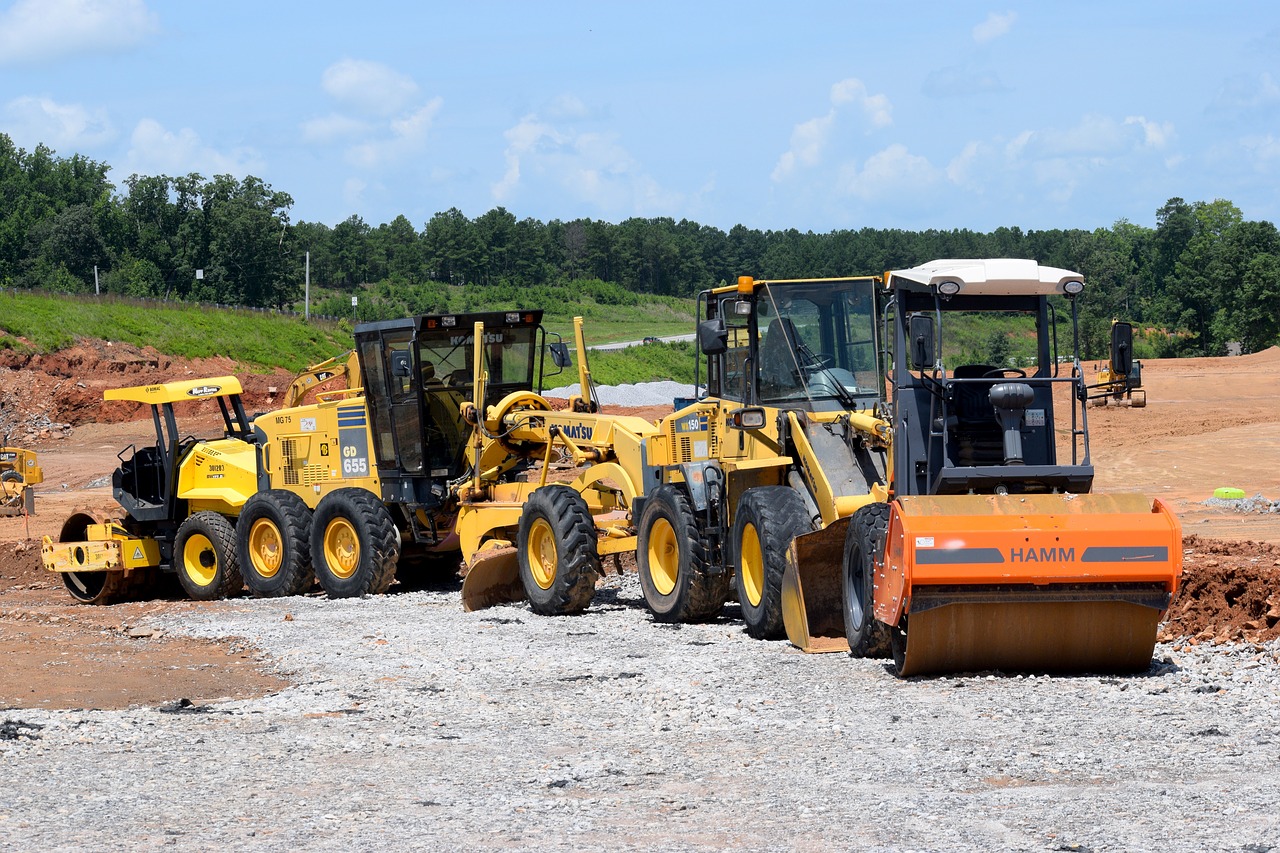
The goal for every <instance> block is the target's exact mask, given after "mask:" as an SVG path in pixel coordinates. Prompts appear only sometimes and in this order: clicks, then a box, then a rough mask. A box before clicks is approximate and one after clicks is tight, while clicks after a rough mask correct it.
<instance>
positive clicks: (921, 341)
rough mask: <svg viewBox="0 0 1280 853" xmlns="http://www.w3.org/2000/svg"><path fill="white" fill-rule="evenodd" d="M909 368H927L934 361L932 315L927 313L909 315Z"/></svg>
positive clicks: (931, 365)
mask: <svg viewBox="0 0 1280 853" xmlns="http://www.w3.org/2000/svg"><path fill="white" fill-rule="evenodd" d="M910 333H911V368H912V369H913V370H928V369H929V368H930V367H933V363H934V343H933V317H931V316H930V315H928V314H913V315H911V323H910Z"/></svg>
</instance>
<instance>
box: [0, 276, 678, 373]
mask: <svg viewBox="0 0 1280 853" xmlns="http://www.w3.org/2000/svg"><path fill="white" fill-rule="evenodd" d="M557 295H559V294H557ZM348 299H349V297H348ZM460 301H461V300H460ZM469 301H471V302H474V301H475V296H474V294H470V295H469ZM467 307H470V306H463V305H461V304H459V305H457V306H453V305H450V308H451V309H452V310H458V311H462V310H466V308H467ZM516 307H523V308H538V307H546V308H547V311H548V313H547V316H545V317H544V321H543V322H544V325H545V326H546V327H547V329H548V332H550V333H555V334H559V335H561V336H562V337H563V339H564V340H565V341H566V342H567V343H569V344H570V346H572V343H573V317H574V316H582V317H583V319H584V331H585V335H586V338H587V343H588V345H596V344H602V343H612V342H615V341H625V340H639V339H641V338H643V337H645V336H648V335H675V334H688V333H691V332H692V331H693V310H694V309H693V302H692V300H675V299H666V298H656V297H655V298H650V299H644V298H639V299H637V302H636V304H633V305H599V304H596V303H595V302H593V301H590V300H588V299H583V300H578V301H574V302H569V301H567V300H565V299H559V300H556V302H555V304H553V305H550V306H541V305H538V304H535V303H533V302H532V301H524V302H522V303H521V304H519V305H516V304H510V305H508V304H498V303H494V304H485V305H483V306H475V307H470V310H490V311H492V310H500V309H504V308H516ZM79 338H101V339H103V340H108V341H119V342H122V343H129V344H133V345H135V346H139V347H142V346H153V347H155V348H156V349H157V350H159V351H160V352H162V353H164V354H165V355H169V356H174V357H180V358H208V357H211V356H225V357H227V358H230V359H232V360H234V361H237V362H239V363H241V364H243V365H245V366H246V367H247V368H248V369H250V370H270V369H272V368H275V367H283V368H285V369H286V370H289V371H293V372H297V371H300V370H302V369H303V368H305V367H306V366H307V365H310V364H316V363H317V362H320V361H323V360H324V359H327V358H330V357H332V356H335V355H338V354H340V353H342V352H345V351H346V350H349V349H350V348H351V346H352V343H353V341H352V337H351V324H350V321H349V320H341V321H335V320H322V319H316V318H313V319H312V320H311V321H310V322H306V321H304V320H303V319H302V318H301V317H298V316H291V315H286V314H274V313H270V312H257V311H246V310H239V309H229V308H214V307H210V306H204V305H191V304H187V303H181V302H170V303H161V302H154V301H146V302H144V301H141V300H133V299H122V298H115V297H93V296H64V295H51V294H41V293H31V292H25V291H8V292H4V293H0V349H12V350H16V351H19V352H32V353H48V352H54V351H56V350H59V349H63V348H65V347H68V346H71V345H72V344H74V343H75V341H76V340H77V339H79ZM551 340H555V337H554V334H552V335H551ZM549 363H550V362H549V361H548V364H549ZM591 369H592V375H593V377H594V378H595V380H596V382H597V383H600V384H604V385H615V384H621V383H634V382H647V381H651V380H656V379H676V380H679V381H684V382H692V381H693V348H692V346H691V345H688V344H670V345H669V344H648V345H646V346H639V347H631V348H630V349H628V350H626V351H623V352H593V353H592V355H591ZM577 376H578V374H577V370H576V369H570V370H568V371H566V372H565V373H564V374H561V375H560V376H557V377H556V378H555V379H553V380H550V381H549V384H548V387H558V386H560V385H567V384H570V383H573V382H576V381H577Z"/></svg>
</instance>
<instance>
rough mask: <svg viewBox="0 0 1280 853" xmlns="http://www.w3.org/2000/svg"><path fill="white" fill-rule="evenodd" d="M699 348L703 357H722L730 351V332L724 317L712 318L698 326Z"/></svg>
mask: <svg viewBox="0 0 1280 853" xmlns="http://www.w3.org/2000/svg"><path fill="white" fill-rule="evenodd" d="M698 348H699V349H701V350H702V354H703V355H720V354H721V353H723V352H725V351H726V350H728V349H729V332H728V330H727V329H726V328H725V325H724V318H723V317H712V318H711V319H710V320H703V321H702V322H701V323H699V324H698Z"/></svg>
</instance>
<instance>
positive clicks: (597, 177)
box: [490, 114, 686, 215]
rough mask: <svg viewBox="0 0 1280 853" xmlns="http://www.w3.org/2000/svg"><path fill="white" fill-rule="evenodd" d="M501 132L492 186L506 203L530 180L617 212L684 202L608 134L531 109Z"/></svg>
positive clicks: (666, 208)
mask: <svg viewBox="0 0 1280 853" xmlns="http://www.w3.org/2000/svg"><path fill="white" fill-rule="evenodd" d="M504 137H505V139H506V141H507V147H506V149H505V150H504V152H503V159H504V161H505V163H506V168H505V170H504V172H503V175H502V178H501V179H499V180H498V181H496V182H494V183H493V184H492V185H491V186H490V192H491V193H492V195H493V198H494V200H495V201H497V202H499V203H505V202H506V201H507V200H508V199H510V198H511V197H512V196H514V195H515V194H516V193H517V192H520V191H522V190H526V188H527V187H528V186H529V185H533V186H534V187H537V186H539V185H542V184H550V185H552V186H554V187H556V188H558V189H560V190H561V191H564V192H568V193H569V194H571V195H572V196H573V197H574V198H575V199H576V200H578V201H580V202H584V203H589V204H592V205H595V206H596V207H598V208H600V209H601V210H603V211H606V212H608V213H611V214H615V215H628V214H636V215H643V214H656V213H666V214H668V215H669V214H670V213H671V211H672V210H673V209H675V208H677V207H679V206H681V205H682V204H684V203H685V201H686V198H685V196H684V195H683V194H681V193H677V192H673V191H671V190H668V189H666V188H664V187H663V186H662V185H661V184H659V183H658V181H657V180H655V179H654V178H653V177H652V176H651V175H648V174H646V173H645V172H644V169H643V166H642V165H641V164H640V163H639V162H637V161H636V159H635V158H634V157H632V156H631V153H630V152H629V151H627V149H626V148H625V147H624V146H623V145H622V144H621V143H619V142H618V139H617V138H616V137H615V136H613V135H611V134H601V133H594V132H589V131H583V132H574V131H573V130H570V129H564V128H562V127H561V126H559V125H556V124H552V123H551V122H549V121H547V120H546V119H544V118H542V117H541V116H539V115H537V114H529V115H526V116H525V117H524V118H522V119H520V121H519V122H517V123H516V124H515V125H514V126H513V127H511V128H509V129H508V130H507V131H506V133H505V134H504Z"/></svg>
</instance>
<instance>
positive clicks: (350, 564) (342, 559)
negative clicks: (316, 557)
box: [324, 518, 360, 579]
mask: <svg viewBox="0 0 1280 853" xmlns="http://www.w3.org/2000/svg"><path fill="white" fill-rule="evenodd" d="M324 561H325V563H326V564H327V565H328V566H329V571H330V572H332V573H333V575H334V576H335V577H339V578H343V579H346V578H349V577H351V576H352V575H354V574H355V573H356V569H357V568H358V567H359V566H360V539H359V537H357V536H356V529H355V528H354V527H352V526H351V522H350V521H347V520H346V519H345V518H335V519H334V520H333V521H331V522H329V526H328V527H326V528H325V529H324Z"/></svg>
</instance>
